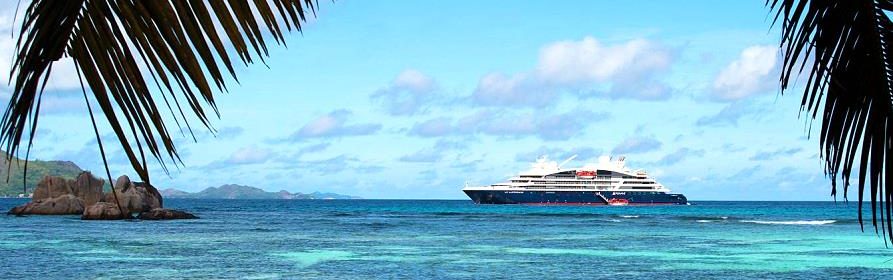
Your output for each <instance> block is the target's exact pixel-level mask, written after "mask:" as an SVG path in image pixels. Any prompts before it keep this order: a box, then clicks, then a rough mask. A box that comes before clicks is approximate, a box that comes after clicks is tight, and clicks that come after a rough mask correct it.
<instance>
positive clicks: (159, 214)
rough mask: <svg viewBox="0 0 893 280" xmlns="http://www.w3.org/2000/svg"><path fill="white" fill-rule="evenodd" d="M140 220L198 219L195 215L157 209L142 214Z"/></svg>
mask: <svg viewBox="0 0 893 280" xmlns="http://www.w3.org/2000/svg"><path fill="white" fill-rule="evenodd" d="M138 218H140V219H142V220H175V219H198V217H196V216H195V215H192V214H189V213H186V212H183V211H178V210H172V209H161V208H156V209H152V210H149V211H145V212H142V213H140V215H139V216H138Z"/></svg>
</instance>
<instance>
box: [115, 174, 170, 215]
mask: <svg viewBox="0 0 893 280" xmlns="http://www.w3.org/2000/svg"><path fill="white" fill-rule="evenodd" d="M115 196H117V197H118V201H120V203H121V207H123V208H124V209H125V210H126V211H127V212H129V213H140V212H145V211H149V210H152V209H155V208H164V201H163V200H162V198H161V194H160V193H158V190H156V189H155V187H153V186H152V185H149V184H146V183H135V182H131V181H130V178H129V177H127V175H122V176H121V177H118V180H115V187H114V193H111V192H110V193H107V194H105V198H104V199H103V201H106V202H113V203H114V202H115Z"/></svg>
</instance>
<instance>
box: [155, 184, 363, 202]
mask: <svg viewBox="0 0 893 280" xmlns="http://www.w3.org/2000/svg"><path fill="white" fill-rule="evenodd" d="M161 195H162V196H164V197H165V198H195V199H361V197H358V196H350V195H343V194H337V193H323V192H313V193H300V192H298V193H290V192H288V191H285V190H281V191H278V192H268V191H264V190H262V189H260V188H256V187H251V186H242V185H234V184H228V185H223V186H219V187H210V188H207V189H204V190H202V191H200V192H197V193H190V192H185V191H181V190H178V189H172V188H169V189H164V190H161Z"/></svg>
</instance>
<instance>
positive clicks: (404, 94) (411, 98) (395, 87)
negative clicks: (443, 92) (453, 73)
mask: <svg viewBox="0 0 893 280" xmlns="http://www.w3.org/2000/svg"><path fill="white" fill-rule="evenodd" d="M436 90H437V83H436V82H435V81H434V79H432V78H431V77H429V76H428V75H425V74H424V73H422V72H419V71H418V70H414V69H408V70H404V71H403V72H401V73H400V74H399V75H397V77H396V78H394V80H393V81H392V82H391V84H390V85H389V86H387V87H384V88H381V89H379V90H377V91H375V92H374V93H372V95H371V96H370V98H371V99H372V101H373V102H375V103H378V104H379V105H381V106H382V107H383V109H384V110H385V111H386V112H387V113H389V114H391V115H413V114H416V113H420V112H424V111H425V109H426V108H425V106H426V105H428V104H430V103H431V102H433V101H435V100H436V99H437V96H435V91H436Z"/></svg>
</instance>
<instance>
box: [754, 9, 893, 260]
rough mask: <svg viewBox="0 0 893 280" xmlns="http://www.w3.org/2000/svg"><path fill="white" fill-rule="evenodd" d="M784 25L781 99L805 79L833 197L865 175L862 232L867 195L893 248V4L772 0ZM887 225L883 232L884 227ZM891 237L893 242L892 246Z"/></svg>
mask: <svg viewBox="0 0 893 280" xmlns="http://www.w3.org/2000/svg"><path fill="white" fill-rule="evenodd" d="M766 5H768V6H769V7H770V8H771V9H773V10H774V11H775V12H776V14H775V23H779V22H780V23H781V29H782V42H781V48H782V51H783V52H784V64H783V68H782V74H781V78H780V81H781V88H782V93H784V91H785V90H786V89H789V88H791V87H793V83H794V82H795V80H797V79H798V78H799V77H806V83H805V85H804V87H805V89H804V92H803V99H802V101H801V107H800V108H801V110H803V111H805V112H807V113H808V114H810V117H811V118H812V119H816V118H819V117H821V124H822V126H821V130H820V131H819V142H820V145H821V155H822V157H823V159H824V161H825V173H826V175H828V176H830V178H831V195H833V196H836V195H837V185H838V182H842V183H843V195H844V198H845V199H846V198H847V191H848V189H849V186H850V183H851V181H850V180H851V176H852V174H853V172H854V171H858V173H859V175H858V176H859V177H858V184H857V185H858V196H859V198H858V199H859V224H860V225H862V228H863V230H864V223H863V217H862V205H863V201H864V200H865V198H864V196H863V195H864V194H865V191H866V188H868V194H869V195H870V204H871V213H872V215H871V221H872V225H874V228H875V232H876V233H877V232H878V229H879V228H880V231H881V232H886V234H882V235H883V236H884V240H885V242H886V241H887V240H893V222H891V221H893V220H891V217H893V216H891V214H893V208H891V206H893V204H891V203H893V184H891V183H893V172H888V170H886V168H887V167H890V168H893V154H891V153H893V118H891V117H893V116H891V109H893V107H891V106H893V102H891V101H893V91H891V88H893V70H891V66H893V45H891V41H890V40H893V23H891V21H890V18H889V17H888V15H887V13H888V12H890V11H891V10H893V3H891V1H889V0H847V1H833V0H811V1H806V0H802V1H798V0H771V1H767V2H766ZM879 224H880V225H879ZM888 237H890V239H888Z"/></svg>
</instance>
